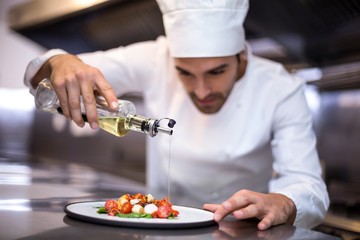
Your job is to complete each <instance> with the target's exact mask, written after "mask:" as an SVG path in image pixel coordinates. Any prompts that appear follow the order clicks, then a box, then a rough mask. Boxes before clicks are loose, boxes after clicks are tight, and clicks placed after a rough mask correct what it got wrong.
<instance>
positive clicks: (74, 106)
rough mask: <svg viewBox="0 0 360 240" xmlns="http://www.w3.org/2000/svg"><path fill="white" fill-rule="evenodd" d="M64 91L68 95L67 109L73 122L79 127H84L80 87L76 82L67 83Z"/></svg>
mask: <svg viewBox="0 0 360 240" xmlns="http://www.w3.org/2000/svg"><path fill="white" fill-rule="evenodd" d="M66 90H67V93H68V101H69V109H70V112H71V117H72V119H73V121H74V122H75V123H76V124H77V125H78V126H80V127H83V126H84V125H85V123H84V120H83V118H82V115H81V107H80V87H79V85H78V82H77V81H75V80H74V81H67V82H66Z"/></svg>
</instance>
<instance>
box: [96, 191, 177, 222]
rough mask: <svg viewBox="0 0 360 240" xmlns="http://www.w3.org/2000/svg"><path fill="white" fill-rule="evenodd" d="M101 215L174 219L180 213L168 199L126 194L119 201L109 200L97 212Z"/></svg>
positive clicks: (148, 195) (149, 195)
mask: <svg viewBox="0 0 360 240" xmlns="http://www.w3.org/2000/svg"><path fill="white" fill-rule="evenodd" d="M97 213H99V214H107V215H109V216H117V217H122V218H163V219H174V218H176V217H178V215H179V211H178V210H176V209H174V208H173V205H172V203H171V202H170V201H169V200H168V198H164V199H155V198H154V197H153V196H152V195H151V194H147V195H144V194H141V193H137V194H134V195H131V194H124V195H122V196H121V197H120V198H119V199H117V200H115V199H109V200H107V201H106V202H105V204H104V206H102V207H99V209H98V210H97Z"/></svg>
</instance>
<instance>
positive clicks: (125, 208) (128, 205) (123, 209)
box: [120, 202, 132, 214]
mask: <svg viewBox="0 0 360 240" xmlns="http://www.w3.org/2000/svg"><path fill="white" fill-rule="evenodd" d="M131 209H132V205H131V203H130V202H126V203H124V204H123V205H122V206H121V210H120V212H121V213H125V214H127V213H131Z"/></svg>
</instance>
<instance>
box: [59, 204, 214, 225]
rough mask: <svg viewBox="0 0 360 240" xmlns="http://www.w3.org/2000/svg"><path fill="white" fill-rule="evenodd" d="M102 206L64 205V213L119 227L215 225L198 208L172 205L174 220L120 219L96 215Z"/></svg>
mask: <svg viewBox="0 0 360 240" xmlns="http://www.w3.org/2000/svg"><path fill="white" fill-rule="evenodd" d="M104 204H105V202H104V201H87V202H75V203H70V204H68V205H66V206H65V208H64V211H65V213H66V214H67V215H68V216H69V217H72V218H75V219H78V220H81V221H86V222H92V223H98V224H106V225H113V226H121V227H140V228H193V227H203V226H209V225H212V224H214V223H215V222H214V220H213V213H212V212H209V211H206V210H202V209H198V208H192V207H184V206H177V205H174V206H173V208H174V209H176V210H178V211H179V216H178V217H176V218H175V219H160V218H121V217H117V216H109V215H107V214H99V213H97V210H98V208H99V207H103V206H104Z"/></svg>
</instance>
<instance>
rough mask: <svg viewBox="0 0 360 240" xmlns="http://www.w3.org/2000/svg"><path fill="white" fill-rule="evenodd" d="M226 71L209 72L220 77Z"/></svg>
mask: <svg viewBox="0 0 360 240" xmlns="http://www.w3.org/2000/svg"><path fill="white" fill-rule="evenodd" d="M224 72H225V70H215V71H211V72H209V73H210V74H211V75H219V74H222V73H224Z"/></svg>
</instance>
